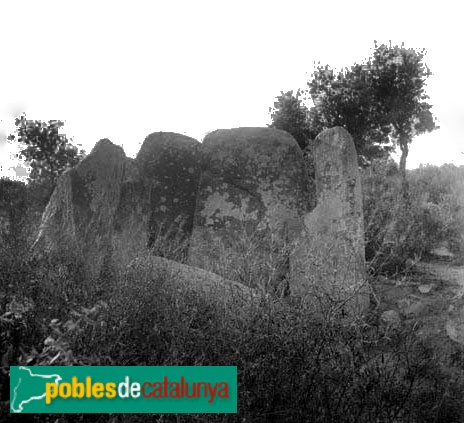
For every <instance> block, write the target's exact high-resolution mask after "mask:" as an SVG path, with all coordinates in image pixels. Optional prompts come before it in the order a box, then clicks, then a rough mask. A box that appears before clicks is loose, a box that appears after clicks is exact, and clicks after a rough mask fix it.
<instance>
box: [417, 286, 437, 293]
mask: <svg viewBox="0 0 464 423" xmlns="http://www.w3.org/2000/svg"><path fill="white" fill-rule="evenodd" d="M434 287H435V285H433V284H427V285H419V287H418V289H419V292H420V293H421V294H428V293H429V292H430V291H431V290H432V289H433V288H434Z"/></svg>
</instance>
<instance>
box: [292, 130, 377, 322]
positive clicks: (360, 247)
mask: <svg viewBox="0 0 464 423" xmlns="http://www.w3.org/2000/svg"><path fill="white" fill-rule="evenodd" d="M314 148H315V150H314V159H315V160H314V161H315V171H316V189H317V205H316V208H315V209H314V210H312V211H311V212H309V213H307V214H306V215H305V217H304V229H303V231H302V233H301V236H300V238H299V240H298V241H297V242H296V245H295V248H294V249H293V252H292V255H291V259H290V267H291V275H292V276H291V292H292V294H294V295H298V296H302V297H305V298H307V299H308V300H309V301H310V302H311V303H314V304H315V305H316V306H317V305H320V306H323V307H324V308H325V309H326V310H327V307H328V306H329V305H332V306H333V309H334V310H336V309H337V310H340V311H342V312H347V313H352V312H353V311H363V310H365V309H366V308H367V307H368V304H369V287H368V285H367V282H366V273H365V256H364V224H363V208H362V190H361V180H360V174H359V170H358V161H357V154H356V149H355V146H354V143H353V139H352V137H351V135H350V134H349V133H348V132H347V131H346V130H345V129H343V128H341V127H335V128H331V129H327V130H325V131H323V132H321V133H320V134H319V135H318V137H317V138H316V140H315V147H314ZM328 303H330V304H328Z"/></svg>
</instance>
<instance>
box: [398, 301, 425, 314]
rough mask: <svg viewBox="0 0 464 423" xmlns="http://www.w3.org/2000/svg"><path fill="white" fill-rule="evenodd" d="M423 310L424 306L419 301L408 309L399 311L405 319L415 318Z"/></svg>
mask: <svg viewBox="0 0 464 423" xmlns="http://www.w3.org/2000/svg"><path fill="white" fill-rule="evenodd" d="M424 309H425V304H424V303H423V302H421V301H416V302H414V303H412V304H410V305H409V306H408V307H405V308H404V309H403V310H401V312H402V314H403V315H404V316H406V317H417V316H419V315H420V314H422V312H423V311H424Z"/></svg>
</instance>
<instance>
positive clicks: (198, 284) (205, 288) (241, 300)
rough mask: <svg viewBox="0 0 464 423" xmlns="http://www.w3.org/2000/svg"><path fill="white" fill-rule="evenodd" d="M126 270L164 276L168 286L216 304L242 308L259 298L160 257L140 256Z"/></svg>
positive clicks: (232, 283)
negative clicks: (192, 293)
mask: <svg viewBox="0 0 464 423" xmlns="http://www.w3.org/2000/svg"><path fill="white" fill-rule="evenodd" d="M127 269H129V270H133V271H135V273H136V274H137V272H139V271H141V272H143V273H146V272H148V273H149V274H151V275H159V274H164V275H166V277H167V278H168V280H169V283H170V284H171V285H172V286H175V287H178V288H182V289H181V292H183V293H185V290H187V291H192V292H194V293H197V294H199V295H202V296H204V297H205V298H209V299H211V301H212V302H213V303H216V304H217V305H235V306H239V305H246V304H251V303H252V302H253V301H258V300H259V299H260V298H263V294H262V293H259V292H257V291H256V290H253V289H251V288H249V287H247V286H245V285H243V284H240V283H238V282H235V281H231V280H228V279H225V278H222V277H221V276H219V275H217V274H214V273H212V272H208V271H206V270H203V269H199V268H197V267H193V266H188V265H185V264H181V263H179V262H176V261H173V260H169V259H166V258H164V257H158V256H153V255H141V256H140V257H138V258H136V259H134V260H133V261H132V262H131V263H129V264H128V266H127ZM139 269H140V270H139ZM237 312H239V310H237Z"/></svg>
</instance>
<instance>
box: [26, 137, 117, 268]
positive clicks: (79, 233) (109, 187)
mask: <svg viewBox="0 0 464 423" xmlns="http://www.w3.org/2000/svg"><path fill="white" fill-rule="evenodd" d="M125 160H126V157H125V154H124V151H123V149H122V148H121V147H118V146H116V145H114V144H113V143H111V141H109V140H107V139H104V140H100V141H99V142H98V143H97V144H96V145H95V147H94V148H93V150H92V151H91V153H90V154H89V155H88V156H87V157H85V158H84V159H83V160H82V161H81V162H80V163H79V164H78V165H77V166H76V167H74V168H72V169H70V170H69V171H67V172H65V173H64V174H63V175H62V176H61V177H60V178H59V180H58V183H57V186H56V188H55V190H54V192H53V194H52V196H51V198H50V201H49V203H48V205H47V207H46V209H45V212H44V214H43V216H42V223H41V225H40V228H39V233H38V236H37V238H36V241H35V243H34V247H33V250H34V253H35V254H41V253H42V252H43V251H46V252H54V253H61V252H64V251H68V252H71V253H72V254H76V255H77V256H79V257H80V258H82V260H83V263H85V264H86V267H87V270H88V271H89V273H90V275H91V276H95V277H96V276H98V275H99V274H100V271H101V270H102V266H103V264H104V261H105V259H106V258H107V257H108V254H109V253H110V250H111V241H112V234H113V221H114V216H115V212H116V209H117V207H118V204H119V197H120V189H121V183H122V180H123V175H124V165H125Z"/></svg>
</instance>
